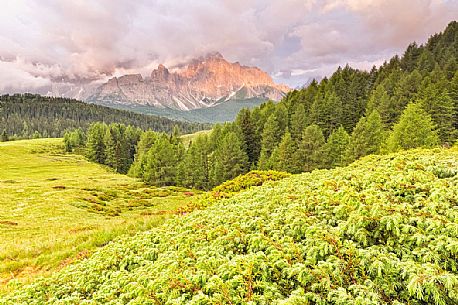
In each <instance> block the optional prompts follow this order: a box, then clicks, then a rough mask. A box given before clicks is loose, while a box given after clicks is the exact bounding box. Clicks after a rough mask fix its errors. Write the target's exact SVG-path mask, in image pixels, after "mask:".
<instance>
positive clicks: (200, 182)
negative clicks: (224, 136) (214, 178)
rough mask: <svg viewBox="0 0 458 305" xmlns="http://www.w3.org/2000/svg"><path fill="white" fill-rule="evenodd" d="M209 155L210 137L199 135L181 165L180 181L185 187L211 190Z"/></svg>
mask: <svg viewBox="0 0 458 305" xmlns="http://www.w3.org/2000/svg"><path fill="white" fill-rule="evenodd" d="M209 154H210V152H209V145H208V137H207V136H206V135H199V136H198V137H197V138H196V139H195V141H194V142H192V143H191V145H190V146H189V148H188V150H187V151H186V154H185V157H184V159H183V162H182V163H181V167H180V172H179V176H180V177H179V181H180V182H181V184H182V185H183V186H186V187H191V188H197V189H204V190H206V189H209V187H210V176H209V175H210V168H209V166H210V163H209Z"/></svg>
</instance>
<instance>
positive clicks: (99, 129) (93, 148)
mask: <svg viewBox="0 0 458 305" xmlns="http://www.w3.org/2000/svg"><path fill="white" fill-rule="evenodd" d="M107 129H108V127H107V125H106V124H105V123H93V124H91V126H90V127H89V130H88V132H87V145H86V146H87V147H86V154H87V157H88V159H89V160H91V161H93V162H97V163H100V164H105V159H106V153H105V149H106V147H105V141H104V138H105V134H106V132H107Z"/></svg>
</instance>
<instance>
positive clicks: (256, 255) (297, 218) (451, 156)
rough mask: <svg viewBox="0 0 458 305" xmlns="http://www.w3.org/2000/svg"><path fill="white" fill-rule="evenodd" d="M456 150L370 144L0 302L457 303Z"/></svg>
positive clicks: (105, 252)
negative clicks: (369, 152)
mask: <svg viewBox="0 0 458 305" xmlns="http://www.w3.org/2000/svg"><path fill="white" fill-rule="evenodd" d="M457 168H458V150H457V149H456V148H453V149H449V150H447V149H433V150H413V151H407V152H401V153H396V154H391V155H385V156H369V157H366V158H364V159H362V160H360V161H357V162H356V163H354V164H352V165H350V166H348V167H344V168H337V169H333V170H319V171H314V172H312V173H306V174H300V175H294V176H291V177H290V178H286V179H284V180H281V181H279V182H274V183H271V184H268V185H265V186H262V187H258V188H253V189H251V190H248V191H246V192H242V193H240V194H239V195H236V196H234V197H232V198H230V199H227V200H222V201H220V202H218V203H216V204H214V205H213V206H211V207H209V208H207V209H206V210H202V211H196V212H193V213H191V214H189V215H186V216H181V217H176V218H174V219H172V220H169V221H168V222H167V223H166V224H164V225H162V226H160V227H157V228H154V229H152V230H151V231H149V232H145V233H140V234H138V235H136V236H134V237H125V238H121V239H119V240H117V241H116V242H113V243H110V244H109V245H107V246H106V247H104V248H103V249H101V250H100V251H98V252H97V253H95V254H94V255H93V256H92V257H90V258H89V259H87V260H84V261H82V262H80V263H77V264H75V265H71V266H69V267H67V268H65V269H64V270H62V271H61V272H58V273H56V274H54V275H52V276H51V277H50V278H45V279H42V280H39V281H37V282H35V283H34V284H32V285H30V286H26V287H18V289H17V290H16V291H15V292H14V293H12V294H10V295H8V296H6V297H4V298H3V299H0V303H2V304H127V303H128V304H411V305H423V304H443V305H452V304H457V303H458V293H457V291H458V272H457V267H458V266H457V259H458V206H457V203H458V172H457Z"/></svg>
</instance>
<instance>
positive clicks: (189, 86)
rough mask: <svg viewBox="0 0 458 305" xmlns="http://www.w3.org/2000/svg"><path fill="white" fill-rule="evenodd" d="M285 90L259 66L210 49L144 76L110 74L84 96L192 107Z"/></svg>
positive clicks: (270, 95)
mask: <svg viewBox="0 0 458 305" xmlns="http://www.w3.org/2000/svg"><path fill="white" fill-rule="evenodd" d="M288 91H289V88H287V87H286V86H282V85H277V84H275V83H274V82H273V80H272V78H271V77H270V76H269V75H268V74H267V73H265V72H263V71H261V70H260V69H259V68H256V67H247V66H242V65H240V64H239V63H238V62H236V63H229V62H228V61H226V60H225V59H224V58H223V56H222V55H221V54H219V53H211V54H208V55H207V56H205V57H200V58H197V59H194V60H192V61H190V62H189V63H186V64H183V65H180V66H176V67H174V68H172V69H171V70H169V69H167V68H166V67H165V66H163V65H159V66H158V68H157V69H155V70H154V71H152V72H151V76H150V77H146V78H143V77H142V76H141V75H140V74H132V75H124V76H121V77H114V78H112V79H110V80H109V81H108V82H107V83H105V84H103V85H101V86H100V87H99V88H97V89H96V91H95V93H94V94H93V95H91V96H90V97H89V98H88V99H87V100H88V101H90V102H94V103H104V104H107V103H108V104H131V105H148V106H153V107H159V108H171V109H177V110H192V109H199V108H207V107H212V106H215V105H217V104H219V103H224V102H227V101H229V100H231V99H248V98H262V99H273V100H279V99H281V98H282V97H283V95H284V94H286V93H287V92H288Z"/></svg>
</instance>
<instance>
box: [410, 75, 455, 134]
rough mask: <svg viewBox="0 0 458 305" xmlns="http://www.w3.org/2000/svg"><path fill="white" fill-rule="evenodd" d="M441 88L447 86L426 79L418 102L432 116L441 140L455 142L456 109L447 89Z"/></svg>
mask: <svg viewBox="0 0 458 305" xmlns="http://www.w3.org/2000/svg"><path fill="white" fill-rule="evenodd" d="M443 81H445V79H444V80H443ZM441 87H442V88H445V87H446V86H445V85H444V86H441V85H440V83H437V84H435V83H431V82H430V81H429V79H428V78H426V79H425V81H424V82H423V89H422V90H421V92H420V93H419V97H418V102H419V104H420V105H421V107H422V108H423V109H424V110H426V112H428V114H429V115H430V116H431V118H432V120H433V122H434V124H435V126H436V130H437V133H438V135H439V138H440V140H441V141H442V142H453V141H454V140H455V138H456V130H455V128H454V125H453V119H454V118H455V116H456V109H455V105H454V102H453V100H452V99H451V98H450V96H449V94H448V91H447V89H441Z"/></svg>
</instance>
